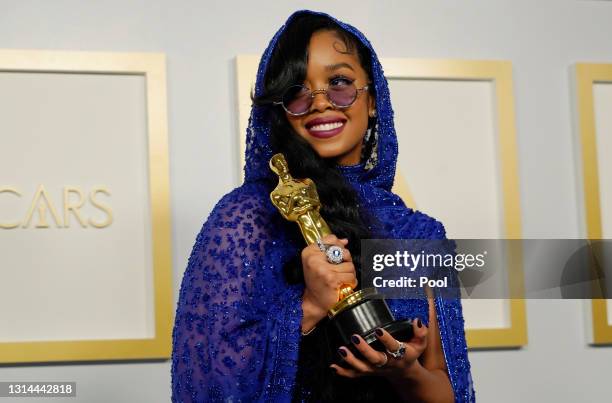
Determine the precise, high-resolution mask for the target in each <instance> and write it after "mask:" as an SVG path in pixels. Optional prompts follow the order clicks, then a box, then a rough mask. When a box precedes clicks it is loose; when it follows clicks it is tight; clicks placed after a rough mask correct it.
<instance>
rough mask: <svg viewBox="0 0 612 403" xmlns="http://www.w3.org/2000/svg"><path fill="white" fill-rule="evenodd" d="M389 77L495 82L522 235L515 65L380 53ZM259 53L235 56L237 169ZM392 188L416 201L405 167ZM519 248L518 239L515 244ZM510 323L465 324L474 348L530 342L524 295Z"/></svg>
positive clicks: (515, 270)
mask: <svg viewBox="0 0 612 403" xmlns="http://www.w3.org/2000/svg"><path fill="white" fill-rule="evenodd" d="M380 62H381V64H382V66H383V69H384V72H385V76H386V77H387V78H390V79H394V78H395V79H432V80H436V79H437V80H478V81H491V82H493V84H494V86H495V101H496V105H495V112H496V117H497V124H498V127H497V128H496V129H497V132H498V133H499V149H500V150H501V153H500V155H499V158H500V161H501V164H500V165H501V182H502V189H503V206H504V224H505V238H509V239H520V238H521V213H520V196H519V182H518V162H517V161H518V157H517V146H516V128H515V118H514V96H513V82H512V65H511V63H510V62H507V61H465V60H430V59H410V58H381V59H380ZM258 64H259V57H258V56H256V55H238V56H237V57H236V82H237V86H236V89H237V104H238V105H237V107H238V114H239V124H238V128H239V133H238V138H239V139H238V144H239V148H240V149H239V152H240V158H239V165H240V166H239V172H242V167H243V166H244V154H245V146H246V139H245V135H246V129H247V125H248V119H249V114H250V111H251V100H250V97H249V94H250V91H251V89H252V86H253V83H254V82H255V80H254V78H255V76H256V72H257V67H258ZM394 183H395V184H394V187H393V191H394V192H395V193H397V194H398V195H399V196H400V197H402V199H403V200H404V202H405V203H406V204H407V205H408V206H411V207H413V206H415V202H414V197H413V195H412V194H411V193H410V190H409V186H408V184H407V183H406V180H405V179H404V177H403V175H402V173H401V171H400V170H399V169H398V171H397V173H396V177H395V182H394ZM511 245H514V246H511V247H516V243H511ZM509 255H510V259H511V260H510V261H509V266H508V267H510V268H511V269H510V270H509V278H508V286H509V287H511V289H512V291H511V292H510V294H511V295H523V292H522V291H523V269H522V250H520V248H517V249H516V250H514V251H512V253H510V254H509ZM509 321H510V324H511V325H510V326H509V327H507V328H491V329H467V330H466V338H467V342H468V346H469V347H470V348H507V347H520V346H524V345H526V344H527V319H526V307H525V301H524V299H518V298H515V299H510V300H509Z"/></svg>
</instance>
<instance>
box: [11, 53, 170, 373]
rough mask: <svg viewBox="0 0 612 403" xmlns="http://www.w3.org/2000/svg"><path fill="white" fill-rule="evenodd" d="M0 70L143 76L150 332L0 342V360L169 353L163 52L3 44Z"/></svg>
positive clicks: (153, 356) (145, 356)
mask: <svg viewBox="0 0 612 403" xmlns="http://www.w3.org/2000/svg"><path fill="white" fill-rule="evenodd" d="M2 71H6V72H36V73H72V74H92V73H93V74H109V75H117V74H121V75H141V76H143V77H144V80H145V85H146V95H145V100H146V110H145V112H146V116H147V117H146V119H147V120H146V130H147V134H148V137H147V139H148V150H147V151H148V159H149V162H148V176H149V183H148V190H149V195H150V200H149V202H150V208H151V228H152V234H151V246H152V262H153V269H152V278H153V288H154V289H153V291H152V294H153V304H154V305H153V306H154V319H155V326H154V331H155V335H154V337H152V338H146V339H111V340H66V341H33V342H32V341H24V342H6V343H0V362H1V363H2V364H13V363H33V362H66V361H105V360H133V359H167V358H169V357H170V352H171V347H172V345H171V336H172V335H171V331H172V328H171V326H172V317H173V298H172V295H173V282H172V266H171V221H170V204H169V199H170V197H169V196H170V195H169V161H168V128H167V105H166V58H165V55H164V54H161V53H108V52H84V51H53V50H12V49H2V50H0V72H2Z"/></svg>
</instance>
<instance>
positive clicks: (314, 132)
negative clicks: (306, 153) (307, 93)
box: [306, 118, 346, 138]
mask: <svg viewBox="0 0 612 403" xmlns="http://www.w3.org/2000/svg"><path fill="white" fill-rule="evenodd" d="M345 124H346V119H342V118H317V119H313V120H311V121H310V122H308V123H307V124H306V130H307V131H308V133H309V134H310V135H311V136H313V137H318V138H329V137H333V136H335V135H337V134H339V133H340V132H341V131H342V129H344V125H345Z"/></svg>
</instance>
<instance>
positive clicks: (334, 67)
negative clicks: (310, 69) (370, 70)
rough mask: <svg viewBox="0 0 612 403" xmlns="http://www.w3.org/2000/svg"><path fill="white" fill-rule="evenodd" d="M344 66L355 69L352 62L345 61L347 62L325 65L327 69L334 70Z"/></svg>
mask: <svg viewBox="0 0 612 403" xmlns="http://www.w3.org/2000/svg"><path fill="white" fill-rule="evenodd" d="M342 67H346V68H348V69H351V70H353V71H355V69H354V68H353V67H352V66H351V65H350V64H348V63H345V62H342V63H336V64H330V65H327V66H325V71H334V70H338V69H340V68H342Z"/></svg>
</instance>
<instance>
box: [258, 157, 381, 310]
mask: <svg viewBox="0 0 612 403" xmlns="http://www.w3.org/2000/svg"><path fill="white" fill-rule="evenodd" d="M270 169H272V171H274V173H276V174H277V175H278V185H276V188H274V190H273V191H272V193H270V199H271V200H272V204H274V205H275V206H276V207H277V208H278V210H279V211H280V213H281V215H282V216H283V217H284V218H285V219H287V220H289V221H293V222H296V223H297V224H298V225H299V227H300V231H302V235H303V236H304V239H305V240H306V243H307V244H308V245H311V244H313V243H317V240H320V239H321V238H322V237H324V236H325V235H328V234H331V230H330V229H329V226H328V225H327V223H326V222H325V220H323V217H321V214H320V213H319V210H320V209H321V202H320V201H319V195H318V194H317V188H316V186H315V183H314V182H313V181H312V180H311V179H309V178H306V179H295V178H293V177H292V176H291V174H290V173H289V166H288V165H287V161H286V160H285V156H284V155H283V154H280V153H279V154H275V155H274V156H272V158H271V159H270ZM370 293H371V292H367V293H366V292H364V291H363V290H360V291H358V292H356V293H354V292H353V289H352V287H351V286H349V285H346V284H345V285H343V286H342V287H341V288H340V291H339V295H338V300H339V301H340V302H339V303H338V304H337V305H336V306H335V307H334V308H332V309H331V310H330V312H329V313H328V314H329V315H330V316H332V315H335V314H336V313H338V312H339V311H341V310H343V309H345V308H346V307H348V306H349V305H350V304H353V303H354V302H355V301H358V300H360V299H361V298H362V297H364V296H365V295H366V294H368V295H369V294H370ZM347 297H350V298H347Z"/></svg>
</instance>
